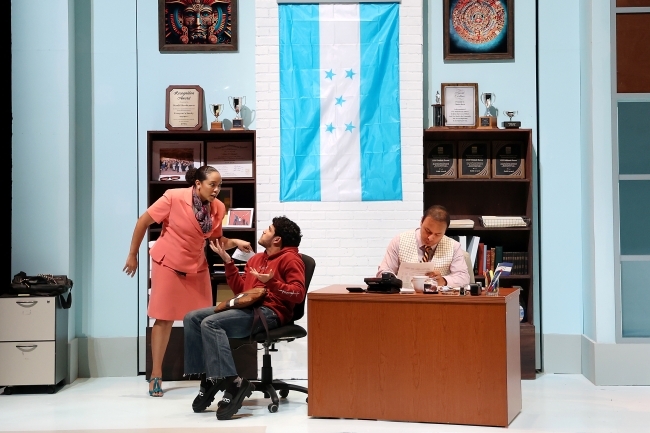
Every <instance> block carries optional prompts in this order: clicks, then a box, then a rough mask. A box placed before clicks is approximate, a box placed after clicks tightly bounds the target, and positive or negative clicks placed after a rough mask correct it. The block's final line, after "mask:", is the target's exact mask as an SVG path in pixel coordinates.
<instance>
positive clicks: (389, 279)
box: [363, 272, 402, 293]
mask: <svg viewBox="0 0 650 433" xmlns="http://www.w3.org/2000/svg"><path fill="white" fill-rule="evenodd" d="M363 281H364V282H365V283H366V284H367V285H368V292H374V293H399V291H400V289H401V288H402V280H400V279H399V278H397V277H396V276H395V275H394V274H392V273H390V272H383V273H382V274H381V278H364V279H363Z"/></svg>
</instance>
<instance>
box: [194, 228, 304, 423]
mask: <svg viewBox="0 0 650 433" xmlns="http://www.w3.org/2000/svg"><path fill="white" fill-rule="evenodd" d="M301 237H302V234H301V233H300V227H298V225H297V224H296V223H295V222H293V221H291V220H290V219H289V218H287V217H284V216H281V217H276V218H273V224H271V225H270V226H269V228H268V229H266V230H264V232H263V233H262V236H261V237H260V239H259V241H258V243H259V244H260V245H261V246H262V247H264V248H266V250H265V251H264V252H263V253H257V254H255V255H254V256H253V257H251V258H250V259H249V260H248V262H247V263H246V269H245V272H244V275H243V276H242V275H239V270H238V269H237V268H236V267H235V264H234V263H233V261H232V259H231V258H230V255H228V253H227V252H226V251H225V250H224V249H223V248H222V246H221V244H219V243H218V242H211V243H210V248H212V250H213V251H214V252H215V253H217V254H219V256H221V258H222V259H223V262H224V263H225V264H226V279H227V281H228V285H229V286H230V288H231V289H232V291H233V292H234V293H235V294H239V293H242V292H246V291H248V290H251V289H253V288H255V287H265V288H266V296H265V297H264V300H263V303H262V306H261V307H260V308H259V312H260V314H263V315H264V317H265V318H266V323H267V327H268V329H274V328H277V327H278V326H282V325H284V324H286V323H288V322H290V321H291V319H292V317H293V308H294V306H295V305H296V304H299V303H301V302H302V301H303V299H304V298H305V294H306V290H305V263H304V262H303V261H302V257H301V256H300V254H299V253H298V246H299V245H300V238H301ZM183 324H184V326H185V331H184V333H185V374H196V373H201V385H200V390H199V395H197V396H196V398H195V399H194V402H193V403H192V409H193V410H194V411H195V412H202V411H203V410H205V409H206V408H207V407H208V406H210V404H211V403H212V400H213V399H214V396H215V394H216V393H217V392H218V391H219V390H221V389H223V390H224V394H223V399H222V400H221V401H220V402H219V408H218V409H217V419H220V420H225V419H230V418H231V417H232V416H233V415H234V414H235V413H237V411H238V410H239V409H240V408H241V406H242V402H243V401H244V398H245V397H248V396H250V395H251V393H252V392H253V391H254V390H255V386H254V385H253V384H252V383H250V382H249V381H248V380H246V379H244V378H241V377H239V375H238V374H237V369H236V367H235V362H234V360H233V357H232V352H231V351H230V345H229V343H228V339H229V338H245V337H248V336H249V335H251V334H255V333H257V332H259V331H261V330H262V329H263V325H262V323H261V321H256V320H255V317H254V312H253V309H252V308H247V309H230V310H225V311H220V312H219V313H215V312H214V307H209V308H204V309H200V310H194V311H190V312H189V313H187V315H186V316H185V319H184V320H183ZM253 326H255V329H251V328H253Z"/></svg>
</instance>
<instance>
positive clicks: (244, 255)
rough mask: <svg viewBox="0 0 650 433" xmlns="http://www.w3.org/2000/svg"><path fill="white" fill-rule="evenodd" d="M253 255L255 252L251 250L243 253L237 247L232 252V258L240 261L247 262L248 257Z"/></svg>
mask: <svg viewBox="0 0 650 433" xmlns="http://www.w3.org/2000/svg"><path fill="white" fill-rule="evenodd" d="M254 255H255V253H254V252H252V251H251V252H250V253H245V252H243V251H242V250H240V249H239V248H237V249H236V250H235V252H234V253H233V254H232V258H233V259H236V260H241V261H242V262H247V261H248V259H250V258H251V257H253V256H254Z"/></svg>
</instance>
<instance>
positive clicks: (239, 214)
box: [223, 208, 253, 228]
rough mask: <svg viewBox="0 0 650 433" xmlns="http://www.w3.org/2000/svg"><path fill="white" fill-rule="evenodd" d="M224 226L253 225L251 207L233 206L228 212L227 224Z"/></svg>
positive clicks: (249, 226) (239, 226)
mask: <svg viewBox="0 0 650 433" xmlns="http://www.w3.org/2000/svg"><path fill="white" fill-rule="evenodd" d="M223 227H224V228H251V227H253V208H233V209H230V211H229V212H228V225H224V226H223Z"/></svg>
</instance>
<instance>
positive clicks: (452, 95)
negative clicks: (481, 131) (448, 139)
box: [440, 83, 478, 128]
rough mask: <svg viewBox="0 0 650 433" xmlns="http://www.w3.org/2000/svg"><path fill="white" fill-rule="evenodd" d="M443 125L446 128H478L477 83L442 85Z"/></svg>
mask: <svg viewBox="0 0 650 433" xmlns="http://www.w3.org/2000/svg"><path fill="white" fill-rule="evenodd" d="M440 86H441V90H442V105H443V115H444V117H445V118H444V124H445V127H447V128H476V127H477V126H478V83H442V84H441V85H440Z"/></svg>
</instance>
